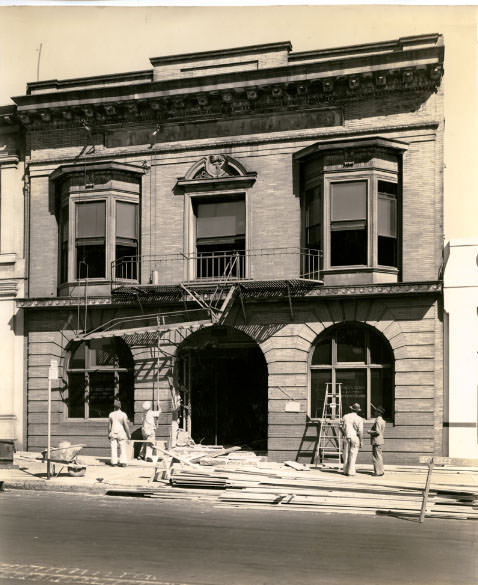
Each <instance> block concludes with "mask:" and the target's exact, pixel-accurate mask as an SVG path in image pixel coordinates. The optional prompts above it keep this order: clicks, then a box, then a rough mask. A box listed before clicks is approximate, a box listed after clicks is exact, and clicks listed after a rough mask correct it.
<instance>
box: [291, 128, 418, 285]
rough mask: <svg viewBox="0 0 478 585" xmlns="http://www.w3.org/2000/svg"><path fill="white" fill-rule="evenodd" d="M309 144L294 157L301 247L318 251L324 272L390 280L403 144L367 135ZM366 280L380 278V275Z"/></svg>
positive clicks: (395, 263) (395, 265) (396, 247)
mask: <svg viewBox="0 0 478 585" xmlns="http://www.w3.org/2000/svg"><path fill="white" fill-rule="evenodd" d="M311 148H312V147H308V149H305V150H304V151H302V152H301V153H297V155H296V160H298V161H300V163H301V174H300V177H301V185H302V186H301V192H302V226H303V229H302V231H303V235H302V241H303V243H304V244H305V247H306V248H309V249H311V248H315V249H319V250H321V251H322V252H323V270H324V274H325V275H327V274H330V275H333V274H334V273H335V275H339V274H340V273H343V272H344V271H346V270H347V268H350V272H355V273H356V274H359V273H360V272H362V274H367V273H368V274H372V275H373V273H374V272H375V273H382V275H383V274H388V275H389V276H388V277H387V279H389V278H395V279H396V278H397V274H398V269H399V260H400V241H399V238H400V221H399V218H400V188H399V185H400V170H401V152H403V151H404V150H405V149H406V145H404V144H403V143H399V142H397V141H389V140H385V139H382V138H373V139H358V140H351V141H346V142H341V143H340V144H337V143H332V142H325V143H318V144H317V145H313V148H312V150H311ZM336 277H337V276H335V277H334V276H333V278H336ZM369 281H370V282H383V276H381V277H378V279H377V280H374V277H373V276H372V277H371V278H370V280H369ZM387 281H388V280H387ZM330 282H332V281H330ZM355 282H359V280H358V279H356V280H355Z"/></svg>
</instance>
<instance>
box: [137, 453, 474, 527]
mask: <svg viewBox="0 0 478 585" xmlns="http://www.w3.org/2000/svg"><path fill="white" fill-rule="evenodd" d="M160 451H161V452H162V457H163V459H162V460H160V461H158V463H157V465H156V468H155V474H154V479H155V480H159V479H162V480H163V484H164V483H166V482H167V483H168V484H169V485H170V486H172V487H171V488H169V490H165V488H164V485H163V487H162V488H154V487H153V485H154V484H150V485H151V488H149V489H145V490H140V491H135V495H142V496H144V497H172V491H174V488H176V492H175V493H177V492H178V491H180V490H178V489H177V488H181V489H182V490H183V491H184V492H185V491H186V490H191V489H192V490H195V491H196V493H199V492H202V493H203V494H204V496H205V497H206V498H209V499H213V500H214V501H215V502H216V503H217V504H218V505H220V506H227V507H231V506H232V507H249V508H257V507H262V508H263V507H277V506H280V507H282V508H288V509H296V510H298V509H300V510H313V509H315V510H321V511H326V512H334V513H340V512H349V513H350V512H352V513H355V514H377V513H378V514H389V515H396V516H413V517H417V516H418V515H419V514H420V511H421V507H422V502H423V493H424V483H425V481H424V480H425V477H424V474H423V473H422V471H426V469H424V468H418V467H413V468H412V467H411V466H409V467H406V466H402V467H397V466H395V467H394V470H393V472H392V474H390V476H392V475H393V477H392V478H391V479H389V480H388V481H387V480H386V479H385V478H380V479H378V478H373V477H371V475H370V474H369V473H359V474H357V475H356V476H354V477H346V476H344V475H343V474H342V473H341V471H340V469H339V468H338V467H335V468H334V467H330V466H326V465H324V466H321V467H311V466H307V465H303V464H301V463H298V462H295V461H288V462H285V463H283V464H279V463H272V462H268V461H266V459H265V458H264V457H259V456H257V455H255V454H254V453H252V452H247V451H239V449H238V448H237V447H232V448H229V449H224V448H222V447H203V446H200V445H196V446H194V447H183V448H175V449H171V450H169V451H167V450H161V449H160ZM161 470H162V471H163V473H162V475H159V471H161ZM468 471H472V472H475V473H476V472H478V468H473V469H468ZM436 474H437V475H436V485H434V486H433V488H432V489H430V491H429V494H428V498H427V500H426V510H425V515H426V517H427V518H428V517H439V518H456V519H473V520H478V473H476V475H475V474H474V473H472V477H473V479H474V477H476V478H477V481H475V482H474V484H473V485H460V484H457V483H456V481H457V480H456V478H457V477H458V476H457V475H456V473H455V474H453V473H452V472H450V471H449V470H447V469H446V468H441V469H437V470H436ZM410 478H411V480H410ZM218 491H219V492H220V493H218ZM201 497H202V494H201Z"/></svg>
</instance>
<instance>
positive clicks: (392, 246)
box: [378, 236, 397, 266]
mask: <svg viewBox="0 0 478 585" xmlns="http://www.w3.org/2000/svg"><path fill="white" fill-rule="evenodd" d="M378 263H379V264H381V265H382V266H397V239H396V238H385V237H384V236H378Z"/></svg>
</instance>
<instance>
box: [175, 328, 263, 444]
mask: <svg viewBox="0 0 478 585" xmlns="http://www.w3.org/2000/svg"><path fill="white" fill-rule="evenodd" d="M176 374H177V375H176V380H177V382H178V384H179V388H180V390H181V392H182V394H183V402H184V406H185V408H184V412H183V417H184V421H183V424H184V426H185V428H187V429H188V430H189V431H190V433H191V436H192V438H193V439H194V441H196V442H197V443H199V442H200V443H202V444H204V445H224V446H225V447H228V446H242V447H244V448H248V449H251V450H254V451H259V452H265V451H266V450H267V364H266V361H265V358H264V355H263V354H262V351H261V350H260V348H259V346H258V345H257V343H256V342H255V341H253V340H252V339H251V338H250V337H249V336H247V335H246V334H244V333H242V332H241V331H237V330H235V329H233V328H231V327H220V326H213V327H208V328H206V329H202V330H201V331H198V332H196V333H194V334H193V335H191V336H190V337H189V338H188V339H187V340H186V341H185V342H184V343H183V344H182V346H181V347H180V348H179V350H178V360H177V372H176Z"/></svg>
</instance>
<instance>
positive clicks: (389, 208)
mask: <svg viewBox="0 0 478 585" xmlns="http://www.w3.org/2000/svg"><path fill="white" fill-rule="evenodd" d="M397 193H398V186H397V184H396V183H392V182H390V181H382V180H379V181H378V214H377V215H378V218H377V231H378V263H379V264H382V265H383V266H397Z"/></svg>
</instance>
